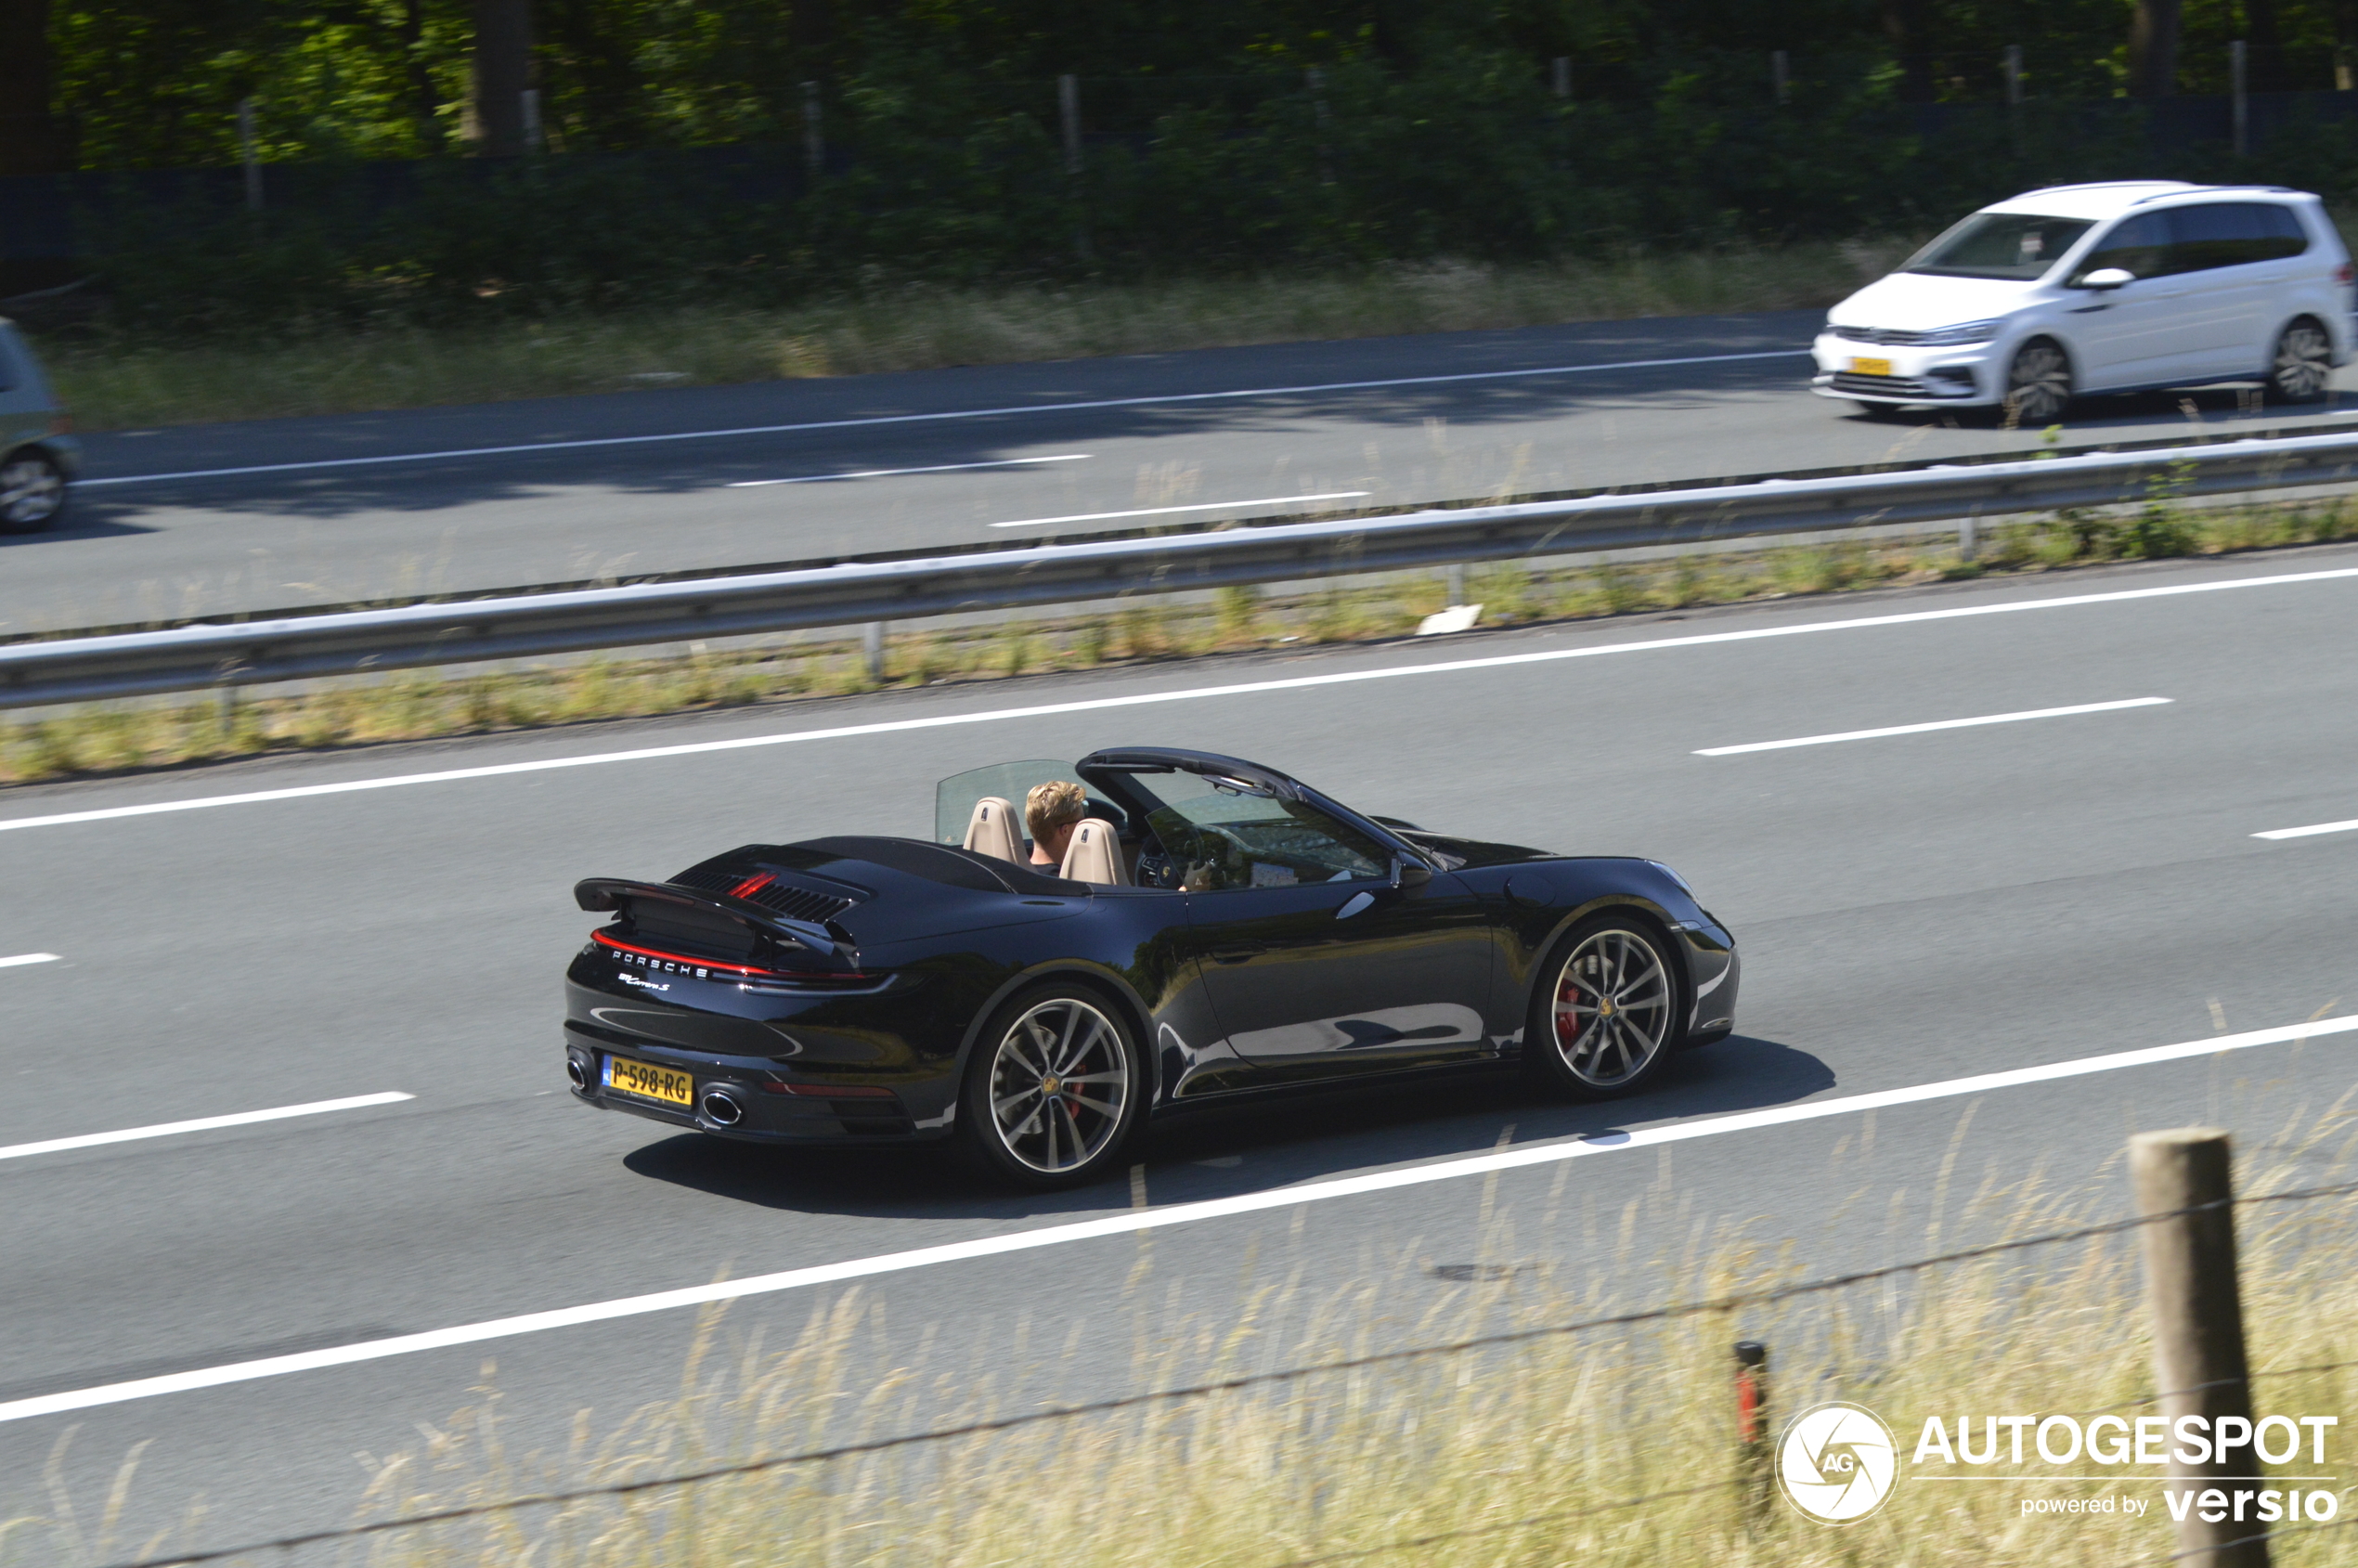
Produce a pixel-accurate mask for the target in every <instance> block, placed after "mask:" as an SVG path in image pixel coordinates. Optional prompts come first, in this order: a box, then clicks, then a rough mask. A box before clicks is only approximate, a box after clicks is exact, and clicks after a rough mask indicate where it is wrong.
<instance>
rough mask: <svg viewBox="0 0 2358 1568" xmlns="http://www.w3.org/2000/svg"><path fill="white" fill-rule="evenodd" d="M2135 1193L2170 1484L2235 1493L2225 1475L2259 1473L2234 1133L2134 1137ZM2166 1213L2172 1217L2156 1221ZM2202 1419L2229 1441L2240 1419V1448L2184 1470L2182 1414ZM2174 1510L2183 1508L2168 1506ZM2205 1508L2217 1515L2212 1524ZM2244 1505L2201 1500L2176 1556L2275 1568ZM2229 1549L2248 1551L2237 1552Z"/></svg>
mask: <svg viewBox="0 0 2358 1568" xmlns="http://www.w3.org/2000/svg"><path fill="white" fill-rule="evenodd" d="M2129 1173H2130V1178H2131V1181H2132V1182H2134V1183H2135V1186H2136V1193H2137V1212H2138V1213H2139V1214H2140V1215H2141V1216H2148V1217H2149V1218H2148V1223H2147V1224H2145V1225H2140V1226H2138V1227H2137V1228H2138V1249H2139V1251H2141V1252H2142V1253H2143V1254H2144V1261H2145V1303H2146V1311H2147V1312H2148V1313H2149V1314H2150V1315H2151V1316H2152V1319H2153V1336H2154V1377H2155V1379H2156V1380H2157V1381H2158V1383H2159V1384H2160V1390H2161V1395H2162V1398H2161V1413H2162V1417H2163V1419H2165V1420H2167V1421H2168V1422H2169V1423H2170V1425H2169V1426H2168V1428H2167V1429H2165V1430H2166V1431H2168V1432H2170V1445H2169V1467H2170V1480H2169V1483H2168V1484H2169V1487H2170V1490H2172V1491H2179V1492H2186V1491H2192V1492H2194V1493H2196V1494H2201V1493H2205V1492H2211V1491H2216V1492H2219V1493H2222V1494H2226V1495H2230V1496H2232V1494H2233V1493H2234V1492H2235V1489H2236V1488H2235V1484H2233V1483H2231V1482H2229V1480H2228V1478H2229V1477H2244V1478H2247V1482H2246V1484H2245V1485H2244V1487H2243V1489H2244V1490H2245V1491H2247V1492H2250V1491H2255V1490H2257V1484H2256V1483H2253V1482H2250V1481H2248V1478H2250V1477H2254V1476H2257V1475H2258V1474H2259V1473H2260V1469H2259V1465H2260V1456H2259V1455H2258V1454H2257V1453H2256V1452H2254V1451H2253V1448H2252V1445H2251V1384H2250V1383H2249V1382H2248V1380H2247V1374H2248V1368H2247V1367H2246V1366H2245V1363H2244V1315H2243V1298H2242V1295H2241V1293H2240V1291H2239V1290H2238V1289H2237V1287H2236V1282H2235V1208H2234V1206H2233V1203H2232V1201H2231V1200H2232V1199H2233V1198H2234V1196H2235V1184H2234V1181H2233V1179H2232V1169H2231V1161H2230V1156H2229V1147H2228V1137H2227V1134H2224V1133H2222V1132H2220V1131H2218V1130H2217V1129H2215V1128H2210V1127H2182V1128H2179V1129H2177V1130H2175V1131H2173V1132H2167V1133H2140V1134H2137V1135H2136V1136H2135V1137H2132V1138H2131V1139H2130V1140H2129ZM2152 1216H2166V1217H2152ZM2185 1416H2200V1417H2203V1418H2205V1422H2206V1424H2205V1428H2204V1430H2205V1432H2207V1433H2209V1434H2211V1435H2212V1436H2213V1437H2219V1436H2221V1434H2220V1432H2219V1428H2220V1425H2221V1423H2222V1420H2224V1421H2226V1422H2228V1423H2230V1424H2231V1425H2232V1424H2233V1423H2235V1422H2237V1421H2240V1422H2241V1423H2242V1424H2241V1431H2242V1434H2243V1441H2242V1442H2241V1443H2240V1444H2230V1443H2227V1442H2224V1441H2223V1440H2222V1441H2215V1442H2211V1443H2210V1444H2209V1459H2208V1460H2207V1461H2205V1462H2203V1463H2200V1464H2188V1463H2185V1462H2183V1460H2182V1459H2181V1458H2179V1456H2180V1454H2181V1453H2182V1452H2183V1451H2184V1450H2183V1445H2182V1443H2181V1442H2180V1441H2179V1436H2178V1421H2179V1419H2180V1418H2181V1417H2185ZM2172 1511H2173V1513H2174V1512H2175V1510H2172ZM2206 1511H2208V1512H2210V1513H2212V1514H2215V1515H2216V1516H2217V1517H2216V1518H2213V1519H2209V1520H2206V1519H2204V1518H2203V1517H2202V1516H2203V1514H2204V1513H2205V1512H2206ZM2242 1511H2243V1510H2239V1509H2227V1508H2221V1507H2216V1506H2212V1507H2209V1508H2206V1507H2205V1506H2204V1504H2203V1503H2202V1502H2201V1501H2200V1499H2199V1497H2197V1500H2196V1502H2195V1503H2194V1504H2193V1505H2192V1506H2189V1507H2188V1508H2187V1509H2186V1510H2185V1516H2184V1517H2183V1519H2180V1520H2178V1521H2177V1537H2178V1552H2179V1557H2180V1560H2181V1561H2183V1562H2186V1563H2187V1564H2188V1565H2189V1568H2268V1542H2267V1540H2266V1538H2265V1537H2266V1535H2267V1529H2268V1527H2267V1526H2266V1525H2265V1524H2261V1523H2254V1522H2253V1521H2252V1520H2251V1519H2249V1518H2245V1519H2242V1520H2238V1519H2235V1517H2233V1515H2234V1514H2235V1513H2239V1512H2242ZM2229 1542H2240V1543H2242V1544H2240V1545H2235V1546H2230V1545H2228V1543H2229Z"/></svg>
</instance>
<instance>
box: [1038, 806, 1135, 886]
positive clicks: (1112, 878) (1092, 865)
mask: <svg viewBox="0 0 2358 1568" xmlns="http://www.w3.org/2000/svg"><path fill="white" fill-rule="evenodd" d="M1056 875H1059V876H1062V877H1063V878H1064V879H1065V880H1066V881H1068V882H1095V883H1099V884H1103V885H1106V886H1110V887H1115V888H1127V887H1129V886H1130V868H1129V867H1128V866H1126V865H1124V864H1123V863H1122V860H1121V839H1120V838H1118V837H1116V836H1114V831H1113V824H1112V823H1108V822H1101V821H1099V820H1098V819H1097V818H1095V817H1083V818H1082V819H1081V825H1080V826H1078V827H1076V828H1074V829H1073V830H1072V842H1071V843H1070V844H1068V845H1067V846H1065V863H1064V864H1063V865H1062V866H1060V867H1058V868H1057V872H1056Z"/></svg>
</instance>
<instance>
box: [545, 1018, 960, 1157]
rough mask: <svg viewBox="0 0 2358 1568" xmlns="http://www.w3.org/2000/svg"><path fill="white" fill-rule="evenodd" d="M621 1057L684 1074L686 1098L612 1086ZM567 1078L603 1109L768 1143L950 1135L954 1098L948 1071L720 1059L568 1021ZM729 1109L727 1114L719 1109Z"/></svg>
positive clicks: (906, 1140)
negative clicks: (801, 1066) (834, 1068)
mask: <svg viewBox="0 0 2358 1568" xmlns="http://www.w3.org/2000/svg"><path fill="white" fill-rule="evenodd" d="M616 1057H621V1058H625V1059H628V1060H630V1061H636V1062H642V1063H646V1064H649V1065H652V1066H654V1067H659V1068H665V1069H670V1070H671V1071H673V1072H677V1073H680V1074H684V1075H685V1076H687V1077H688V1078H689V1079H690V1080H691V1081H692V1085H693V1086H692V1088H691V1089H690V1091H689V1103H688V1104H686V1105H678V1104H673V1103H670V1102H668V1101H662V1100H656V1099H653V1098H649V1097H645V1096H642V1095H634V1094H630V1093H628V1092H626V1091H624V1090H622V1089H618V1088H615V1087H613V1086H612V1085H611V1083H610V1082H608V1079H609V1076H610V1075H609V1072H608V1064H609V1062H610V1061H611V1060H612V1059H614V1058H616ZM565 1063H566V1076H567V1079H568V1081H569V1082H570V1083H571V1086H572V1093H573V1097H574V1098H575V1099H576V1100H577V1101H578V1102H579V1103H581V1104H583V1105H586V1106H590V1107H594V1108H597V1109H599V1110H618V1111H621V1112H623V1113H624V1114H626V1115H629V1116H638V1117H643V1118H645V1119H646V1120H647V1121H660V1122H662V1123H664V1124H665V1125H666V1126H669V1127H676V1128H678V1129H679V1130H680V1131H681V1132H687V1133H709V1134H712V1135H713V1136H715V1137H721V1138H735V1139H739V1140H741V1141H743V1142H746V1143H762V1144H874V1145H884V1144H913V1143H925V1142H928V1141H930V1140H933V1139H937V1138H942V1137H947V1136H948V1135H949V1134H950V1131H951V1121H952V1118H951V1115H950V1112H951V1110H952V1107H953V1106H954V1104H955V1095H956V1088H955V1081H954V1078H952V1077H951V1076H950V1075H946V1074H945V1075H943V1076H941V1077H939V1078H935V1077H930V1076H928V1077H925V1078H919V1079H915V1080H911V1079H909V1078H907V1077H905V1076H903V1075H898V1074H895V1075H890V1076H887V1075H882V1074H874V1073H869V1074H844V1073H827V1074H825V1075H823V1076H821V1075H815V1074H810V1073H802V1072H792V1071H789V1070H787V1069H784V1068H781V1067H780V1066H779V1065H778V1064H776V1063H775V1062H773V1061H770V1060H766V1059H762V1058H758V1057H743V1056H710V1055H706V1054H704V1053H701V1052H693V1051H683V1050H679V1049H676V1048H672V1047H667V1046H662V1045H657V1044H655V1043H652V1042H644V1041H640V1042H632V1043H627V1044H624V1043H616V1042H614V1041H611V1040H605V1039H600V1038H597V1037H595V1036H592V1035H590V1034H589V1033H588V1032H587V1031H584V1030H580V1029H578V1028H577V1026H575V1025H573V1024H571V1023H568V1024H567V1026H566V1029H565ZM721 1112H726V1113H728V1114H725V1115H724V1114H719V1113H721Z"/></svg>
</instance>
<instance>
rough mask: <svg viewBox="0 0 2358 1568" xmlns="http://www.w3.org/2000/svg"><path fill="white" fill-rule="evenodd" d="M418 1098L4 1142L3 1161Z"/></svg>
mask: <svg viewBox="0 0 2358 1568" xmlns="http://www.w3.org/2000/svg"><path fill="white" fill-rule="evenodd" d="M416 1097H417V1096H415V1095H405V1094H402V1093H401V1092H399V1091H398V1090H392V1091H388V1092H387V1093H385V1094H382V1095H351V1096H350V1097H348V1098H345V1099H341V1100H313V1101H311V1102H310V1103H309V1104H307V1105H299V1106H275V1107H273V1108H270V1109H268V1110H240V1111H236V1112H233V1113H232V1114H230V1115H227V1116H200V1117H198V1118H197V1119H196V1120H194V1121H160V1122H158V1123H156V1124H155V1125H154V1126H152V1127H125V1128H123V1129H122V1130H121V1131H119V1132H113V1133H84V1134H80V1135H79V1136H77V1137H71V1138H49V1139H47V1140H45V1141H44V1142H41V1143H37V1144H7V1145H0V1160H23V1159H26V1158H28V1157H30V1156H32V1155H36V1154H62V1153H64V1152H65V1151H66V1150H67V1149H70V1148H97V1147H100V1146H102V1145H105V1144H128V1143H136V1142H137V1141H138V1140H140V1139H142V1138H169V1137H172V1136H174V1135H175V1134H180V1133H210V1132H212V1131H213V1130H214V1128H216V1127H249V1126H252V1125H253V1123H255V1122H257V1121H286V1120H287V1119H288V1118H289V1117H292V1116H324V1115H326V1114H327V1113H328V1112H330V1111H331V1110H359V1109H361V1108H365V1107H368V1106H389V1105H393V1104H395V1103H396V1102H398V1101H401V1100H408V1099H415V1098H416Z"/></svg>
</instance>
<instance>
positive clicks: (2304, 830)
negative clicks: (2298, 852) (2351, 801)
mask: <svg viewBox="0 0 2358 1568" xmlns="http://www.w3.org/2000/svg"><path fill="white" fill-rule="evenodd" d="M2352 831H2358V817H2352V818H2351V819H2350V821H2348V822H2346V823H2318V824H2317V825H2316V826H2314V827H2277V828H2270V829H2269V830H2268V831H2267V832H2266V833H2255V834H2253V835H2252V836H2253V837H2254V838H2308V837H2312V836H2315V835H2317V834H2320V833H2350V832H2352Z"/></svg>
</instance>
